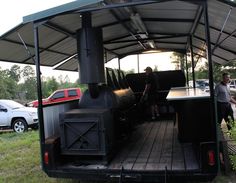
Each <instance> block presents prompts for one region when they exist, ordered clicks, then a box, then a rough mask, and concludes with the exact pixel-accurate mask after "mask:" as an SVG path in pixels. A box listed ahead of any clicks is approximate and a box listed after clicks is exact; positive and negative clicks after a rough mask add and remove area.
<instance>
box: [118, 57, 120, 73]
mask: <svg viewBox="0 0 236 183" xmlns="http://www.w3.org/2000/svg"><path fill="white" fill-rule="evenodd" d="M118 69H119V70H120V58H118Z"/></svg>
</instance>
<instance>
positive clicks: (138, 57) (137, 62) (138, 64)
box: [137, 54, 140, 73]
mask: <svg viewBox="0 0 236 183" xmlns="http://www.w3.org/2000/svg"><path fill="white" fill-rule="evenodd" d="M137 66H138V73H139V72H140V70H139V54H137Z"/></svg>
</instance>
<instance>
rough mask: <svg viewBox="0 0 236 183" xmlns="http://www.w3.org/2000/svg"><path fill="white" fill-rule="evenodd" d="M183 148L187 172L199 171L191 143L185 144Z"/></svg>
mask: <svg viewBox="0 0 236 183" xmlns="http://www.w3.org/2000/svg"><path fill="white" fill-rule="evenodd" d="M182 147H183V151H184V159H185V166H186V170H187V171H188V170H197V169H199V164H198V161H197V158H196V155H195V153H194V150H193V145H192V144H191V143H183V144H182Z"/></svg>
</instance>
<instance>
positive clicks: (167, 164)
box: [158, 121, 173, 170]
mask: <svg viewBox="0 0 236 183" xmlns="http://www.w3.org/2000/svg"><path fill="white" fill-rule="evenodd" d="M163 141H164V142H163V147H162V151H161V157H160V162H159V164H158V169H159V170H165V168H167V170H170V169H171V163H172V145H173V122H171V121H168V122H167V128H166V135H165V137H164V139H163Z"/></svg>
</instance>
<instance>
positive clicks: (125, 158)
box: [107, 121, 199, 171]
mask: <svg viewBox="0 0 236 183" xmlns="http://www.w3.org/2000/svg"><path fill="white" fill-rule="evenodd" d="M122 167H123V168H124V169H126V170H142V171H143V170H147V171H149V170H156V171H158V170H165V168H167V169H168V170H177V171H178V170H185V171H186V170H197V169H199V164H198V162H197V159H196V156H195V154H194V151H193V147H192V144H190V143H187V144H186V143H185V144H180V143H179V141H178V138H177V129H176V127H175V126H174V123H173V121H154V122H146V123H144V124H142V125H139V126H138V127H137V129H136V130H135V131H134V132H133V134H132V136H131V139H129V142H128V143H127V144H125V145H124V147H123V148H122V150H121V151H120V152H118V153H117V155H116V157H115V158H114V159H113V160H112V161H111V163H110V164H109V166H108V167H107V168H109V169H121V168H122Z"/></svg>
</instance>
